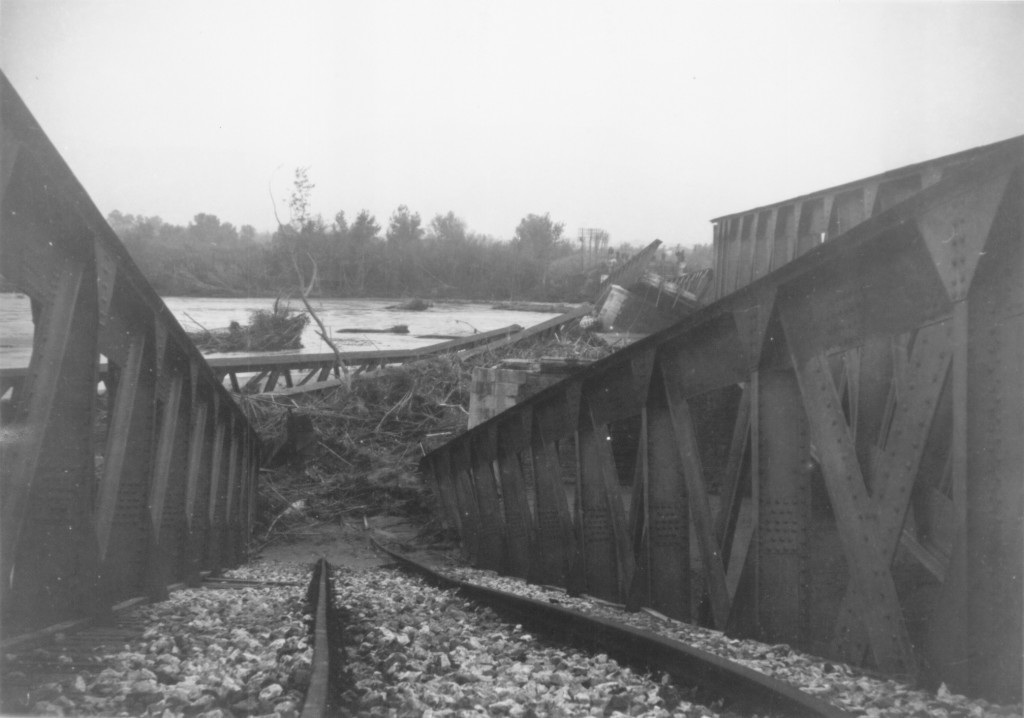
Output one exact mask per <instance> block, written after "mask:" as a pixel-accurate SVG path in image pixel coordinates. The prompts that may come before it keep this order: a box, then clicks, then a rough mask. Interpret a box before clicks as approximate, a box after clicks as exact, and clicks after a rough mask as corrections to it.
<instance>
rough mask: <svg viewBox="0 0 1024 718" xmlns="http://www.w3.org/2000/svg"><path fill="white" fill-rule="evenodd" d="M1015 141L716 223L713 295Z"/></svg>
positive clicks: (742, 283) (775, 266) (718, 295)
mask: <svg viewBox="0 0 1024 718" xmlns="http://www.w3.org/2000/svg"><path fill="white" fill-rule="evenodd" d="M1018 144H1019V141H1018V140H1016V139H1011V140H1005V141H1003V142H996V143H994V144H991V145H986V146H983V147H976V148H974V149H970V150H965V151H963V152H957V153H955V154H952V155H946V156H943V157H938V158H935V159H932V160H928V161H926V162H920V163H918V164H914V165H909V166H907V167H900V168H898V169H894V170H890V171H888V172H884V173H882V174H880V175H874V176H872V177H866V178H864V179H860V180H856V181H854V182H848V183H846V184H843V185H839V186H838V187H831V188H828V189H824V190H819V191H817V192H812V193H810V194H806V195H802V196H800V197H794V198H792V199H788V200H785V201H783V202H777V203H775V204H770V205H765V206H763V207H757V208H755V209H751V210H746V211H744V212H737V213H735V214H729V215H725V216H724V217H718V218H717V219H715V220H713V222H714V252H715V272H714V282H713V285H712V291H711V292H710V294H711V295H712V298H713V299H718V298H721V297H724V296H725V295H726V294H728V293H729V292H735V291H736V290H737V289H739V288H740V287H743V286H746V285H747V284H750V283H751V282H753V281H754V280H756V279H759V278H760V277H763V276H764V275H766V274H768V273H769V272H771V271H773V270H775V269H778V268H779V267H781V266H782V265H784V264H786V263H787V262H791V261H793V260H794V259H796V258H797V257H800V256H802V255H804V254H806V253H807V252H809V251H810V250H812V249H814V248H815V247H817V246H818V245H819V244H821V243H823V242H827V241H830V240H832V239H835V238H836V237H840V236H842V235H843V234H844V233H845V232H848V231H850V230H851V229H853V228H854V227H856V226H857V225H858V224H860V223H861V222H864V221H865V220H867V219H870V218H871V217H874V216H875V215H876V214H879V213H880V212H884V211H886V210H888V209H889V208H890V207H894V206H896V205H898V204H900V203H901V202H904V201H906V200H907V199H909V198H910V197H913V196H914V195H915V194H917V193H918V192H920V191H922V190H924V189H926V188H928V187H930V186H932V185H933V184H935V183H936V182H938V181H939V180H941V179H942V177H943V176H944V174H945V173H946V172H948V171H950V170H954V169H955V168H957V167H959V166H962V165H965V164H970V163H974V162H977V161H979V160H983V159H984V158H985V157H999V156H1000V155H1003V154H1005V153H1007V152H1010V153H1012V152H1014V151H1015V149H1014V148H1015V147H1016V145H1018Z"/></svg>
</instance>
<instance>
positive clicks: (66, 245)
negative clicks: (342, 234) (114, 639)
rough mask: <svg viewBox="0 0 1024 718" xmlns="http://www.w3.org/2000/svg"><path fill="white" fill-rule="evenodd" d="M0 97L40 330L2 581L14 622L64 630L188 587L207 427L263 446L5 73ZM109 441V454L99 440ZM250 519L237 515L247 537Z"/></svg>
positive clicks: (7, 192) (14, 245)
mask: <svg viewBox="0 0 1024 718" xmlns="http://www.w3.org/2000/svg"><path fill="white" fill-rule="evenodd" d="M0 95H2V98H0V127H2V131H3V143H4V155H5V157H4V158H3V160H2V161H3V165H4V169H3V176H4V181H3V183H2V187H0V192H2V197H0V203H2V207H3V213H4V228H3V229H4V231H3V233H2V235H0V262H2V264H3V267H4V270H3V271H4V277H5V279H7V280H8V281H10V282H13V283H14V284H15V285H16V286H18V288H19V289H21V290H22V291H25V292H26V293H28V294H29V296H30V297H31V299H32V307H33V321H34V322H35V323H36V333H35V337H36V338H35V343H34V346H33V357H32V361H31V366H30V367H29V369H28V371H27V372H26V374H25V379H24V382H25V383H24V386H23V391H22V392H21V394H22V395H23V396H22V397H21V398H20V401H19V413H18V416H17V417H16V418H15V426H14V427H13V428H14V429H16V433H17V434H18V435H21V436H24V437H27V441H26V442H23V444H22V446H21V448H20V449H19V458H18V459H17V462H18V463H16V464H15V466H16V467H17V470H16V471H15V472H14V474H15V478H14V479H7V478H6V477H5V479H4V484H5V485H4V487H3V489H4V506H3V508H4V514H3V520H2V524H3V527H2V530H3V536H2V537H0V545H2V550H3V554H2V556H0V559H2V562H3V571H2V573H3V575H4V576H5V577H7V578H8V579H10V578H11V577H12V575H13V577H14V580H13V582H11V581H9V580H8V581H5V582H4V596H3V599H4V600H3V602H2V603H3V605H4V618H5V621H6V620H8V619H10V618H11V617H12V615H14V614H20V615H17V616H15V619H16V620H18V621H23V620H24V621H32V620H33V619H34V618H39V617H40V616H42V614H43V613H45V612H50V613H53V614H54V615H53V616H50V618H55V617H59V618H67V617H69V616H73V615H76V614H81V613H82V612H90V611H97V610H100V609H102V607H103V606H104V605H110V604H111V603H113V602H114V601H117V600H120V599H122V598H125V597H126V596H128V595H135V594H136V593H137V592H138V590H140V589H141V588H142V584H143V583H146V582H148V583H150V585H151V586H154V587H156V588H155V589H154V590H156V591H160V590H162V586H161V584H164V583H165V582H170V581H172V580H174V581H177V580H179V579H180V578H182V577H184V576H185V575H193V576H194V575H195V574H196V571H197V567H198V563H199V562H198V561H188V562H186V561H184V560H183V556H185V555H187V556H189V557H196V556H203V555H205V554H206V553H207V550H208V548H209V543H208V542H209V535H208V533H207V532H206V531H205V529H204V527H203V523H204V522H203V521H202V520H199V521H197V520H195V519H196V517H197V516H196V513H195V512H196V510H197V508H198V511H200V512H203V513H204V514H206V513H207V512H208V510H209V507H208V506H206V505H205V504H206V502H205V501H203V500H201V499H200V498H199V494H200V493H202V492H203V491H204V490H208V489H205V488H204V487H202V486H201V484H202V483H203V481H204V472H206V471H207V470H206V469H204V468H203V466H204V465H208V464H209V463H210V458H209V457H211V456H212V454H213V446H212V444H213V443H214V439H213V434H212V433H211V432H212V423H218V424H219V423H221V422H223V421H224V418H225V417H227V416H231V417H233V421H234V426H235V427H236V434H237V435H238V437H240V440H241V441H242V442H243V443H244V444H245V445H246V446H250V445H252V446H255V445H256V442H257V439H256V437H255V434H254V433H253V431H252V429H251V427H250V426H249V425H248V423H247V422H246V421H245V419H244V417H243V416H242V414H241V412H240V410H239V409H238V407H236V406H235V405H234V404H233V403H232V402H230V400H227V401H226V402H224V403H223V404H222V409H221V411H217V410H215V409H214V410H212V411H211V410H210V408H209V406H210V402H212V401H216V399H215V398H213V397H216V396H223V397H226V396H227V394H226V392H224V390H223V389H221V388H219V387H217V386H216V384H215V380H214V378H213V375H212V373H211V372H210V370H209V368H208V367H207V365H206V362H205V360H204V359H203V357H202V355H201V354H200V353H199V352H198V350H196V348H195V347H194V346H193V345H192V344H191V342H190V341H189V340H188V338H187V336H186V335H185V334H184V332H183V331H182V330H181V328H180V327H179V326H178V324H177V322H176V321H175V320H174V319H173V317H172V315H171V314H170V312H169V311H168V310H167V309H166V307H165V306H164V305H163V303H162V302H161V300H160V299H159V297H157V295H156V294H155V292H154V291H153V290H152V288H151V287H150V286H149V285H148V283H147V282H146V281H145V279H144V278H143V277H142V274H141V273H140V272H139V270H138V268H137V267H136V266H135V264H134V263H133V262H132V260H131V258H130V257H129V255H128V253H127V251H126V250H125V249H124V247H123V246H122V245H121V244H120V242H119V240H118V239H117V237H116V235H115V234H114V233H113V231H112V230H111V229H110V227H109V226H108V225H107V224H106V223H105V221H104V220H103V217H102V215H101V214H100V213H99V211H98V210H97V209H96V207H95V205H93V204H92V202H91V201H90V200H89V198H88V195H87V194H86V193H85V191H84V189H83V188H82V187H81V185H79V184H78V182H77V180H76V179H75V178H74V176H73V175H72V174H71V172H70V170H69V169H68V168H67V165H66V164H65V163H64V161H63V160H62V159H61V157H60V155H59V154H58V153H57V151H56V149H55V148H54V147H53V145H52V144H51V143H50V142H49V140H48V139H47V137H46V135H45V133H44V132H43V131H42V130H41V128H39V126H38V124H37V123H36V122H35V120H34V118H32V116H31V114H30V113H29V112H28V110H27V109H26V108H25V106H24V104H23V103H22V102H21V99H20V98H19V97H18V95H17V93H16V92H14V90H13V88H12V87H11V86H10V84H9V83H8V82H7V79H6V77H3V76H2V75H0ZM8 152H10V154H8ZM15 156H16V157H17V162H16V164H9V161H10V159H11V158H12V157H15ZM100 356H103V357H106V358H107V359H109V366H108V367H107V369H106V375H105V377H104V384H105V386H106V389H107V394H106V397H105V398H104V400H103V403H104V404H105V405H106V408H107V409H108V412H107V416H108V417H109V418H108V419H107V418H104V416H102V415H101V414H100V413H99V412H97V411H96V407H97V397H96V386H97V379H98V371H97V369H98V366H97V364H98V362H97V360H98V358H99V357H100ZM200 384H202V388H200ZM211 414H212V417H214V418H212V419H210V416H211ZM200 417H202V418H201V419H200ZM207 419H210V420H209V421H208V420H207ZM108 420H109V426H106V427H105V422H106V421H108ZM195 422H199V423H200V425H199V426H198V427H197V428H195V429H194V428H193V425H194V423H195ZM97 429H100V430H102V431H97ZM104 431H105V434H106V440H105V442H104V440H103V439H102V438H101V439H99V441H98V442H97V441H96V440H94V432H95V433H96V434H98V435H100V436H102V434H103V432H104ZM207 437H209V438H207ZM222 438H223V437H222ZM196 440H198V441H199V442H200V445H199V446H196V447H195V450H194V451H193V447H192V442H193V441H196ZM98 443H103V444H104V445H102V446H97V444H98ZM222 448H223V447H222ZM221 453H222V454H223V453H224V452H223V451H222V452H221ZM224 455H226V454H224ZM72 459H73V460H72ZM98 459H99V461H97V460H98ZM236 466H237V467H238V469H237V474H238V477H237V478H238V487H237V490H236V494H235V495H236V496H241V495H243V493H244V492H245V491H247V490H248V489H249V484H251V482H253V481H255V471H256V464H255V462H253V461H250V460H248V459H246V458H244V457H242V456H241V455H238V457H236ZM97 470H98V471H99V474H100V476H99V477H97ZM243 482H245V484H246V485H245V486H243V485H242V484H243ZM35 484H38V486H35ZM37 489H38V490H37ZM19 491H21V492H23V493H24V495H20V494H19ZM94 507H95V511H94V512H93V508H94ZM248 517H249V513H248V512H245V513H241V512H239V513H237V514H236V526H237V528H238V529H239V530H240V531H241V530H245V529H246V528H247V526H248V524H249V520H248ZM27 524H31V526H32V529H31V531H30V532H28V533H23V532H22V527H23V526H24V525H27ZM192 529H196V530H195V531H192ZM186 532H189V537H188V541H189V544H188V548H187V549H186V547H185V545H184V534H185V533H186ZM30 534H31V535H30ZM239 545H240V542H239ZM14 557H17V558H14ZM12 561H14V563H15V564H16V565H15V566H14V571H13V574H12V571H11V568H12ZM101 561H102V563H100V562H101ZM186 564H187V565H186ZM41 596H46V597H47V598H46V599H45V600H41V599H40V597H41ZM33 604H35V607H33ZM43 604H46V606H45V610H36V608H39V609H42V608H43ZM61 613H62V614H63V615H62V616H58V615H57V614H61Z"/></svg>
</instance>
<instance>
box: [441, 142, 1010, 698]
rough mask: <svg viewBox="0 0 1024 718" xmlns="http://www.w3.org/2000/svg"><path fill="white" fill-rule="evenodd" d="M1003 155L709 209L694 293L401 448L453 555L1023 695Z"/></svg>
mask: <svg viewBox="0 0 1024 718" xmlns="http://www.w3.org/2000/svg"><path fill="white" fill-rule="evenodd" d="M1022 168H1024V138H1014V139H1011V140H1007V141H1005V142H1001V143H997V144H995V145H990V146H987V147H981V148H977V149H975V150H970V151H967V152H962V153H958V154H956V155H951V156H948V157H945V158H939V159H937V160H933V161H931V162H927V163H922V164H920V165H915V166H912V167H907V168H903V169H900V170H895V171H893V172H889V173H885V174H884V175H879V176H876V177H872V178H867V179H865V180H860V181H857V182H852V183H849V184H847V185H843V186H841V187H837V188H833V189H831V190H824V191H822V192H818V193H813V194H810V195H806V196H804V197H800V198H796V199H795V200H790V201H787V202H782V203H779V204H776V205H771V206H768V207H763V208H757V209H755V210H752V211H750V212H743V213H739V214H736V215H730V216H728V217H724V218H720V219H719V220H717V221H716V225H715V252H716V266H715V286H714V288H713V293H714V298H715V299H717V301H715V302H714V303H713V304H711V305H710V306H708V307H706V308H704V309H702V310H701V311H699V312H697V313H695V314H693V315H692V316H689V317H687V318H685V319H683V320H682V321H680V322H679V323H677V324H676V325H674V326H672V327H670V328H668V329H666V330H664V331H661V332H659V333H657V334H654V335H651V336H649V337H647V338H646V339H644V340H642V341H640V342H638V343H636V344H634V345H632V346H630V347H628V348H626V349H623V350H621V351H619V352H617V353H616V354H614V355H612V356H609V357H607V358H606V359H603V360H601V361H599V362H597V363H595V364H594V365H592V366H591V367H589V368H587V369H585V370H583V371H581V372H579V373H577V374H575V375H573V376H572V377H570V378H567V379H565V380H563V381H561V382H560V383H558V384H555V385H554V386H552V387H549V388H548V389H546V390H544V391H542V392H541V393H539V394H537V395H535V396H533V397H531V398H530V399H528V400H526V401H524V402H522V403H521V404H518V405H517V406H515V407H513V408H511V409H508V410H506V411H505V412H503V413H502V414H499V415H497V416H495V417H493V418H492V419H490V420H488V421H486V422H485V423H483V424H480V425H478V426H477V427H475V428H474V429H472V430H470V431H468V432H467V433H465V434H463V435H461V436H460V437H458V438H456V439H454V440H452V441H450V442H449V443H447V444H445V445H444V446H441V447H439V448H437V449H435V450H434V451H432V452H431V453H429V454H428V455H427V456H425V457H424V459H423V460H422V462H421V468H422V471H423V473H424V475H425V476H426V477H427V478H428V480H429V482H430V483H431V484H432V485H433V487H434V488H435V490H436V493H437V495H438V497H439V499H440V501H439V504H440V505H441V506H442V507H443V509H444V516H445V518H446V520H447V522H448V523H449V525H450V526H451V527H452V528H454V529H456V530H457V531H458V532H459V534H460V536H461V539H462V544H463V550H464V552H465V554H466V556H467V557H468V558H469V559H471V560H472V561H473V562H474V563H475V564H476V565H477V566H478V567H482V568H490V569H494V570H497V571H500V572H503V573H508V574H511V575H517V576H521V577H523V578H527V579H529V580H532V581H536V582H539V583H550V584H555V585H560V586H565V587H567V588H569V589H570V590H575V591H580V592H586V593H590V594H594V595H596V596H598V597H601V598H606V599H609V600H613V601H619V602H623V603H626V604H627V605H633V606H639V605H645V606H649V607H651V608H654V609H656V610H658V611H661V612H663V613H666V614H669V615H671V616H675V617H678V618H682V619H686V620H695V621H699V622H701V623H704V624H706V625H710V626H713V627H716V628H719V629H722V630H726V631H729V632H733V633H735V634H738V635H749V636H754V637H757V638H760V639H762V640H765V641H772V642H787V643H792V644H794V645H798V646H801V647H804V648H809V649H811V650H813V651H816V652H818V653H821V654H825V655H831V656H836V657H839V658H842V659H845V660H849V661H851V662H854V663H858V664H866V665H871V666H874V667H877V668H879V669H881V670H884V671H886V672H888V673H890V674H892V675H900V676H913V677H917V678H919V679H922V680H924V681H926V682H929V683H933V684H936V685H937V684H938V683H939V682H940V681H941V682H946V683H947V684H949V685H950V686H951V687H953V688H955V689H957V690H961V691H964V692H968V693H972V694H976V695H985V696H987V697H991V698H997V699H1001V700H1019V699H1020V695H1021V631H1022V623H1021V611H1022V596H1024V587H1022V581H1021V574H1022V571H1021V567H1022V564H1024V556H1022V547H1024V531H1022V486H1024V481H1022V470H1024V455H1022V452H1024V442H1022V441H1021V438H1022V436H1024V311H1022V310H1024V237H1022V231H1024V229H1022V228H1024V220H1022V213H1024V177H1022ZM613 435H615V436H621V435H628V436H631V437H633V439H632V441H631V442H630V444H629V445H628V446H627V447H626V448H625V449H623V448H622V443H623V442H621V441H615V442H612V441H610V440H609V439H610V438H611V436H613ZM573 459H575V460H573ZM563 466H575V467H576V469H575V471H565V470H564V469H563Z"/></svg>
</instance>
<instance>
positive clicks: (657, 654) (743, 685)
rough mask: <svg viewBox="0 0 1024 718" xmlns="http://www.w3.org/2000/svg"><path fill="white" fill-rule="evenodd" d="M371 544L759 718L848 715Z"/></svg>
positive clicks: (452, 585) (510, 612)
mask: <svg viewBox="0 0 1024 718" xmlns="http://www.w3.org/2000/svg"><path fill="white" fill-rule="evenodd" d="M370 540H371V541H372V543H373V545H374V546H376V547H377V548H378V549H380V550H381V551H383V552H384V553H386V554H387V555H388V556H390V557H391V558H393V559H394V560H395V561H396V562H397V563H398V565H399V566H400V567H401V568H403V569H405V570H408V571H410V572H413V573H416V574H419V575H421V576H423V577H425V578H426V579H427V580H428V581H430V582H431V583H433V584H434V585H438V586H440V587H443V588H448V589H455V590H457V591H459V592H460V593H461V594H462V595H463V596H465V597H466V598H468V599H470V600H473V601H477V602H479V603H482V604H485V605H487V606H489V607H491V608H493V609H494V610H495V611H498V612H499V613H501V614H503V615H506V616H512V617H514V618H515V620H516V621H517V622H519V623H522V624H524V625H530V626H531V627H533V628H534V629H540V630H542V631H544V632H545V633H546V634H548V635H552V634H554V635H557V636H560V637H563V638H564V640H567V641H569V642H573V643H579V644H583V645H586V646H591V647H600V649H601V650H603V651H606V652H607V653H608V654H610V655H613V656H616V657H617V658H621V659H623V660H624V661H626V662H628V663H631V664H634V665H636V664H641V665H643V666H646V667H649V668H655V669H658V670H661V671H664V672H665V673H668V674H669V675H671V676H672V678H673V679H674V680H676V681H678V682H680V683H683V684H686V685H692V686H698V687H699V688H700V689H701V690H702V691H706V692H707V693H710V694H712V695H714V696H715V697H716V698H722V699H724V700H725V701H726V702H727V703H728V704H730V705H732V704H738V705H739V706H750V707H754V708H756V711H757V712H758V714H760V715H774V716H793V717H796V716H808V717H810V716H817V717H826V718H841V717H843V716H850V715H852V714H850V713H848V712H847V711H844V710H842V709H841V708H838V707H836V706H834V705H832V704H830V703H826V702H825V701H822V700H820V699H818V698H815V697H813V696H811V695H808V694H807V693H804V692H803V691H801V690H800V689H798V688H796V687H794V686H792V685H790V684H789V683H784V682H782V681H779V680H776V679H774V678H771V677H770V676H767V675H765V674H763V673H759V672H757V671H755V670H753V669H751V668H747V667H746V666H743V665H740V664H739V663H735V662H733V661H730V660H728V659H726V658H722V657H721V656H716V655H714V654H713V653H709V652H707V651H703V650H701V649H699V648H694V647H693V646H690V645H687V644H685V643H682V642H680V641H676V640H672V639H668V638H665V637H663V636H659V635H658V634H656V633H653V632H651V631H645V630H642V629H639V628H634V627H632V626H627V625H624V624H620V623H616V622H615V621H609V620H607V619H603V618H598V617H596V616H588V615H586V614H584V613H580V612H579V611H574V610H572V609H568V608H563V607H560V606H555V605H553V604H549V603H544V602H542V601H538V600H536V599H533V598H528V597H525V596H518V595H516V594H513V593H508V592H506V591H499V590H497V589H493V588H488V587H486V586H479V585H477V584H474V583H470V582H468V581H462V580H460V579H455V578H452V577H450V576H446V575H444V574H442V573H439V572H437V571H435V570H434V569H432V568H431V567H429V566H427V565H426V564H424V563H422V562H420V561H417V560H416V559H414V558H411V557H409V556H406V555H404V554H401V553H398V552H395V551H392V550H391V549H388V548H385V547H384V546H382V545H381V544H380V543H378V542H377V541H376V540H374V539H372V538H371V539H370ZM765 711H767V713H765Z"/></svg>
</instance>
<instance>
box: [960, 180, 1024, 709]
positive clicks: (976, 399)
mask: <svg viewBox="0 0 1024 718" xmlns="http://www.w3.org/2000/svg"><path fill="white" fill-rule="evenodd" d="M1006 196H1007V200H1006V201H1005V202H1004V203H1003V204H1002V206H1000V208H999V210H998V212H997V214H996V218H995V221H994V222H993V225H992V228H991V231H990V234H989V237H988V241H987V243H986V244H985V254H984V256H982V257H981V259H980V260H979V262H978V267H977V271H976V273H975V276H974V280H973V282H972V283H971V289H970V294H969V299H968V302H969V306H968V318H967V331H968V340H967V386H968V396H967V406H966V409H967V415H966V431H967V437H966V444H967V456H966V460H967V485H966V487H965V488H966V519H967V556H966V559H967V587H968V589H967V590H968V594H967V602H968V611H967V655H968V656H969V657H970V661H971V662H970V668H969V680H970V688H971V690H972V692H978V693H981V694H983V695H988V696H994V697H996V698H998V699H1001V700H1007V699H1009V700H1019V699H1020V680H1021V669H1022V667H1021V654H1022V649H1021V635H1022V620H1021V617H1022V608H1024V607H1022V600H1024V576H1022V574H1024V572H1022V571H1021V566H1024V540H1022V539H1024V511H1022V507H1024V481H1022V468H1021V467H1024V441H1022V440H1021V437H1022V436H1024V401H1022V397H1024V242H1022V237H1024V178H1022V177H1021V174H1020V173H1019V172H1018V174H1017V175H1016V176H1015V177H1014V179H1013V182H1012V183H1011V185H1010V187H1009V188H1008V191H1007V193H1006Z"/></svg>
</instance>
